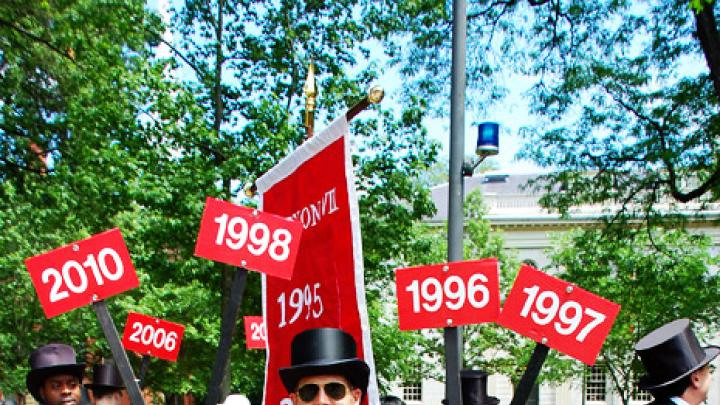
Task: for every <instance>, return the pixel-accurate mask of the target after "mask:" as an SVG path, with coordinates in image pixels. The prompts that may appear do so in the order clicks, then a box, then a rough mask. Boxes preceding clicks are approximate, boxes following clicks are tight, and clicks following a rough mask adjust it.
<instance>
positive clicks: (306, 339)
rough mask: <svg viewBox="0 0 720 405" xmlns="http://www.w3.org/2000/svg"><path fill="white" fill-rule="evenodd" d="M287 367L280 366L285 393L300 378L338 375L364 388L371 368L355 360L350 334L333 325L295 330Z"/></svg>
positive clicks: (354, 349) (295, 384)
mask: <svg viewBox="0 0 720 405" xmlns="http://www.w3.org/2000/svg"><path fill="white" fill-rule="evenodd" d="M290 357H291V360H290V361H291V365H290V367H285V368H281V369H280V379H281V380H282V382H283V385H285V388H286V389H287V390H288V392H293V391H295V389H296V388H297V383H298V381H300V379H301V378H303V377H307V376H312V375H321V374H337V375H341V376H343V377H345V378H346V379H347V380H348V381H349V382H350V384H352V385H353V386H354V387H356V388H360V389H361V390H362V392H363V393H365V391H366V390H367V386H368V380H369V377H370V367H368V365H367V363H365V362H364V361H362V360H360V359H358V357H357V346H356V345H355V340H354V339H353V337H352V336H351V335H350V334H348V333H346V332H344V331H342V330H340V329H336V328H317V329H308V330H306V331H303V332H300V333H298V334H297V335H296V336H295V337H294V338H293V340H292V343H291V344H290Z"/></svg>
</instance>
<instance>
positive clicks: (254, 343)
mask: <svg viewBox="0 0 720 405" xmlns="http://www.w3.org/2000/svg"><path fill="white" fill-rule="evenodd" d="M243 321H244V322H245V346H247V348H248V349H264V348H265V347H266V345H267V343H266V342H265V341H266V338H265V322H263V317H262V316H244V317H243Z"/></svg>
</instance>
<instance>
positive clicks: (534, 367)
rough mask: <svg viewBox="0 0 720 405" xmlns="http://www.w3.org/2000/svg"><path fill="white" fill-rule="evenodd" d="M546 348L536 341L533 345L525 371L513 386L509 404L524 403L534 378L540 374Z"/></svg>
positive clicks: (521, 404)
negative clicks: (533, 348)
mask: <svg viewBox="0 0 720 405" xmlns="http://www.w3.org/2000/svg"><path fill="white" fill-rule="evenodd" d="M548 350H549V347H547V346H545V345H544V344H541V343H537V344H536V345H535V350H533V353H532V356H530V361H528V365H527V368H526V369H525V373H523V376H522V378H520V382H519V383H518V386H517V388H515V393H514V394H513V399H512V402H510V405H525V403H526V402H527V400H528V397H530V393H531V392H532V389H533V387H534V386H535V380H537V377H538V374H540V369H541V368H542V366H543V363H545V359H546V358H547V355H548Z"/></svg>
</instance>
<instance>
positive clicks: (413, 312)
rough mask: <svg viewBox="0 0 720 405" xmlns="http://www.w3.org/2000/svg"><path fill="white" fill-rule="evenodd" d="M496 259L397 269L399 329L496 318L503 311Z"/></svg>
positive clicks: (476, 321) (491, 320)
mask: <svg viewBox="0 0 720 405" xmlns="http://www.w3.org/2000/svg"><path fill="white" fill-rule="evenodd" d="M498 273H499V271H498V261H497V259H484V260H473V261H465V262H454V263H447V264H436V265H432V266H419V267H410V268H405V269H397V270H396V271H395V286H396V293H397V301H398V321H399V324H400V330H414V329H423V328H444V327H447V326H459V325H469V324H476V323H483V322H494V321H495V320H496V319H497V316H498V314H499V313H500V287H499V275H498Z"/></svg>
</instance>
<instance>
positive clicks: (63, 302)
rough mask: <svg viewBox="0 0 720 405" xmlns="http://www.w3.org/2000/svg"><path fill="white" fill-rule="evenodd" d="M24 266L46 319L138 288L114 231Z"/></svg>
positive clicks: (93, 237) (133, 268)
mask: <svg viewBox="0 0 720 405" xmlns="http://www.w3.org/2000/svg"><path fill="white" fill-rule="evenodd" d="M25 266H26V267H27V269H28V272H30V278H31V279H32V282H33V285H34V286H35V291H36V292H37V295H38V298H39V299H40V304H41V305H42V307H43V310H44V311H45V316H46V317H47V318H52V317H54V316H57V315H60V314H63V313H65V312H68V311H70V310H73V309H75V308H78V307H82V306H84V305H88V304H91V303H93V302H94V301H98V300H102V299H105V298H107V297H110V296H113V295H116V294H120V293H121V292H123V291H127V290H129V289H131V288H135V287H137V286H138V278H137V275H136V274H135V267H133V264H132V261H131V260H130V254H129V253H128V250H127V247H126V246H125V241H123V238H122V235H121V234H120V230H119V229H117V228H115V229H112V230H109V231H106V232H103V233H99V234H97V235H93V236H91V237H90V238H87V239H83V240H81V241H78V242H74V243H71V244H69V245H66V246H63V247H61V248H57V249H55V250H52V251H50V252H47V253H44V254H41V255H38V256H34V257H31V258H28V259H25Z"/></svg>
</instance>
